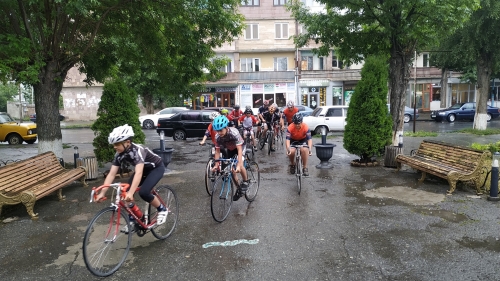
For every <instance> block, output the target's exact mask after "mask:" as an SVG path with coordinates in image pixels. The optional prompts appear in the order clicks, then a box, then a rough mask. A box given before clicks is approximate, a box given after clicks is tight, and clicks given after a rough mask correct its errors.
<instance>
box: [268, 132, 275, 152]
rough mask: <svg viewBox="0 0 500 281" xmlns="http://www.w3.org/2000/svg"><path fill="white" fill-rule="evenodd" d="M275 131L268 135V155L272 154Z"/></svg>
mask: <svg viewBox="0 0 500 281" xmlns="http://www.w3.org/2000/svg"><path fill="white" fill-rule="evenodd" d="M273 138H274V136H273V133H272V132H271V133H270V134H269V135H268V136H267V155H271V149H272V148H273Z"/></svg>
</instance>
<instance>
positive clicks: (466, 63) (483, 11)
mask: <svg viewBox="0 0 500 281" xmlns="http://www.w3.org/2000/svg"><path fill="white" fill-rule="evenodd" d="M499 30H500V1H498V0H481V8H480V9H478V10H476V11H474V13H473V14H472V16H471V17H470V20H469V21H468V22H466V23H465V24H464V25H463V26H462V27H461V28H459V29H457V30H456V31H455V32H454V33H453V34H451V35H449V36H447V37H444V38H443V39H442V40H441V41H440V45H439V48H438V52H436V55H435V56H433V60H432V62H433V64H434V65H435V66H437V67H441V68H445V69H453V70H455V71H460V72H462V73H464V77H465V78H467V79H466V80H468V81H469V82H471V83H476V84H477V94H476V116H475V117H474V124H473V128H474V129H478V130H485V129H486V125H487V110H486V109H487V102H488V99H489V98H490V79H491V78H492V77H493V78H494V77H497V76H498V72H499V71H500V48H499V46H500V33H499V32H498V31H499ZM442 85H443V86H444V85H446V83H443V84H442Z"/></svg>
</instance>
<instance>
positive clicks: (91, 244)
mask: <svg viewBox="0 0 500 281" xmlns="http://www.w3.org/2000/svg"><path fill="white" fill-rule="evenodd" d="M128 227H129V219H128V216H127V215H126V212H124V211H123V212H121V211H119V210H116V209H115V208H113V207H108V208H105V209H102V210H101V211H99V213H97V215H95V217H94V218H93V219H92V220H91V221H90V224H89V225H88V226H87V230H86V231H85V236H84V238H83V246H82V249H83V261H84V262H85V265H86V266H87V269H88V270H89V271H90V272H92V274H94V275H96V276H101V277H105V276H109V275H111V274H113V273H114V272H115V271H117V270H118V268H120V266H121V265H122V264H123V262H124V261H125V259H126V258H127V255H128V252H129V251H130V243H131V241H132V231H131V229H129V228H128ZM127 230H128V231H127ZM125 232H127V233H125Z"/></svg>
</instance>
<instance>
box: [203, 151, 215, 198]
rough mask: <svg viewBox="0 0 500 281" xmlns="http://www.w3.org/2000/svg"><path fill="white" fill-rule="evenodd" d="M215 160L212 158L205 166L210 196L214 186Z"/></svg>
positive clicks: (206, 187)
mask: <svg viewBox="0 0 500 281" xmlns="http://www.w3.org/2000/svg"><path fill="white" fill-rule="evenodd" d="M213 163H214V160H213V159H210V160H208V162H207V166H206V167H205V189H206V190H207V193H208V196H212V187H213V184H214V180H215V179H214V177H215V175H214V173H213V172H212V166H213Z"/></svg>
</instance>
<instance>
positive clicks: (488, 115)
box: [486, 113, 491, 122]
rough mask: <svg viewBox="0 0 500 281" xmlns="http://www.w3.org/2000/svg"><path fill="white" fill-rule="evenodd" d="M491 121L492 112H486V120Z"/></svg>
mask: <svg viewBox="0 0 500 281" xmlns="http://www.w3.org/2000/svg"><path fill="white" fill-rule="evenodd" d="M490 121H491V114H490V113H486V122H490Z"/></svg>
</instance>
